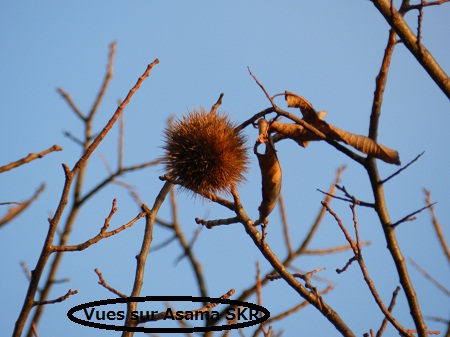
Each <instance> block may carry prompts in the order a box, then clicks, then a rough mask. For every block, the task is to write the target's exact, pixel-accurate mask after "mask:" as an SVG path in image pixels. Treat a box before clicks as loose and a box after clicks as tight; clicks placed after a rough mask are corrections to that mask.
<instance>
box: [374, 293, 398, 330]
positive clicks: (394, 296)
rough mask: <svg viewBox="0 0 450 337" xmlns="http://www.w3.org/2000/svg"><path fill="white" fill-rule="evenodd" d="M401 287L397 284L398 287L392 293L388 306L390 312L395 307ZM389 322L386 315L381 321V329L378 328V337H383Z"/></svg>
mask: <svg viewBox="0 0 450 337" xmlns="http://www.w3.org/2000/svg"><path fill="white" fill-rule="evenodd" d="M400 289H401V288H400V287H398V286H397V288H395V290H394V292H393V294H392V299H391V303H389V307H388V310H389V312H392V310H393V309H394V306H395V302H396V299H397V295H398V293H399V292H400ZM387 324H388V320H387V318H386V317H384V319H383V322H382V323H381V326H380V329H378V332H377V335H376V337H381V336H382V335H383V333H384V330H385V329H386V327H387Z"/></svg>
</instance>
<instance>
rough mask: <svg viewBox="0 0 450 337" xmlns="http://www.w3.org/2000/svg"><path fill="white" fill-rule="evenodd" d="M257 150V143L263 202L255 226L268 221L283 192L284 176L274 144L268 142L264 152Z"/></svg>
mask: <svg viewBox="0 0 450 337" xmlns="http://www.w3.org/2000/svg"><path fill="white" fill-rule="evenodd" d="M256 150H257V145H256V146H255V154H256V156H257V157H258V162H259V167H260V169H261V178H262V179H261V180H262V202H261V205H260V206H259V208H258V210H259V219H258V220H257V221H256V222H255V226H256V225H259V224H264V225H266V224H267V223H268V219H267V217H268V216H269V214H270V213H271V212H272V210H273V209H274V207H275V205H276V204H277V200H278V196H279V195H280V192H281V177H282V174H281V166H280V163H279V161H278V157H277V154H276V152H275V148H274V147H273V145H272V144H270V143H266V150H265V153H264V154H261V153H258V152H257V151H256Z"/></svg>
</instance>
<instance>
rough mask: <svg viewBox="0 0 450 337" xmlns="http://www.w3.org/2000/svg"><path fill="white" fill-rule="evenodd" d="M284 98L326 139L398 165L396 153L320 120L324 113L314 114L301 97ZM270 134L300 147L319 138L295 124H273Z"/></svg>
mask: <svg viewBox="0 0 450 337" xmlns="http://www.w3.org/2000/svg"><path fill="white" fill-rule="evenodd" d="M284 97H285V99H286V102H287V105H288V107H290V108H299V109H300V111H301V112H302V115H303V120H304V121H305V122H307V123H309V124H311V125H312V126H314V127H315V128H317V129H318V130H320V131H321V132H322V133H324V134H325V135H326V136H327V137H328V138H331V139H334V140H338V141H341V142H344V143H345V144H347V145H350V146H352V147H354V148H355V149H357V150H358V151H361V152H362V153H364V154H367V155H369V156H373V157H375V158H378V159H381V160H383V161H385V162H386V163H389V164H395V165H400V157H399V154H398V152H397V151H395V150H393V149H390V148H388V147H386V146H383V145H380V144H378V143H376V142H374V141H373V140H372V139H370V138H368V137H365V136H361V135H356V134H354V133H351V132H347V131H344V130H342V129H339V128H337V127H335V126H333V125H331V124H328V123H326V122H325V121H323V120H322V119H323V118H324V117H325V114H326V112H325V111H320V112H316V111H315V110H314V108H313V106H312V104H311V103H309V102H308V101H307V100H306V99H305V98H304V97H302V96H299V95H296V94H294V93H292V92H289V91H285V93H284ZM270 132H276V133H277V135H275V136H274V139H275V140H279V139H282V138H290V139H293V140H295V141H296V142H297V143H298V144H299V145H300V146H302V147H306V145H308V142H309V141H312V140H320V138H318V137H316V136H315V135H314V134H313V133H311V132H309V131H308V130H306V129H305V128H303V127H302V126H301V125H297V124H283V123H273V124H272V125H271V127H270Z"/></svg>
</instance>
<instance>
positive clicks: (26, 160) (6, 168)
mask: <svg viewBox="0 0 450 337" xmlns="http://www.w3.org/2000/svg"><path fill="white" fill-rule="evenodd" d="M54 151H62V148H61V147H60V146H59V145H53V146H52V147H50V148H48V149H47V150H44V151H42V152H39V153H30V154H29V155H28V156H26V157H25V158H22V159H19V160H17V161H15V162H12V163H9V164H7V165H4V166H0V173H3V172H6V171H9V170H12V169H14V168H16V167H19V166H21V165H24V164H27V163H29V162H30V161H33V160H35V159H38V158H42V157H44V156H45V155H46V154H49V153H50V152H54Z"/></svg>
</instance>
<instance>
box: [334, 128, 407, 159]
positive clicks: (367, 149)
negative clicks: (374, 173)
mask: <svg viewBox="0 0 450 337" xmlns="http://www.w3.org/2000/svg"><path fill="white" fill-rule="evenodd" d="M328 126H329V128H330V130H331V131H332V132H333V133H334V134H335V138H337V140H340V141H342V142H344V143H345V144H347V145H350V146H352V147H354V148H355V149H357V150H358V151H361V152H362V153H365V154H367V155H369V156H372V157H375V158H378V159H381V160H383V161H384V162H386V163H389V164H395V165H400V164H401V163H400V156H399V154H398V152H397V151H395V150H393V149H390V148H388V147H386V146H383V145H381V144H378V143H376V142H374V141H373V140H372V139H370V138H368V137H365V136H361V135H356V134H354V133H351V132H347V131H344V130H342V129H339V128H337V127H335V126H333V125H330V124H328Z"/></svg>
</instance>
